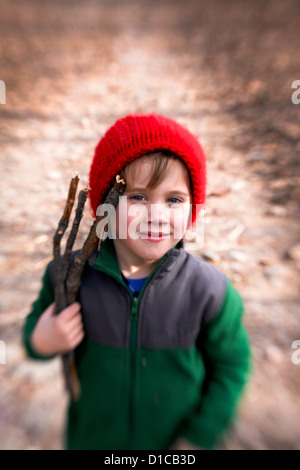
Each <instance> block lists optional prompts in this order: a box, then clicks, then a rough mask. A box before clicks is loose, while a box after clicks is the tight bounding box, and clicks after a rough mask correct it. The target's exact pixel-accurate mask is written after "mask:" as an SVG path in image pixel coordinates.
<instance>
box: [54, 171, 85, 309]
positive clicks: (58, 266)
mask: <svg viewBox="0 0 300 470" xmlns="http://www.w3.org/2000/svg"><path fill="white" fill-rule="evenodd" d="M78 182H79V176H78V175H77V174H76V175H75V176H74V177H73V178H72V179H71V182H70V186H69V192H68V197H67V201H66V204H65V207H64V212H63V215H62V217H61V219H60V221H59V223H58V227H57V230H56V232H55V234H54V237H53V275H54V279H55V286H54V296H55V313H56V314H58V313H59V312H61V311H62V310H63V309H64V308H66V306H67V303H66V302H67V301H66V293H65V288H64V280H63V272H62V262H61V254H60V243H61V239H62V237H63V235H64V233H65V231H66V229H67V227H68V225H69V220H70V215H71V212H72V208H73V205H74V201H75V196H76V191H77V186H78Z"/></svg>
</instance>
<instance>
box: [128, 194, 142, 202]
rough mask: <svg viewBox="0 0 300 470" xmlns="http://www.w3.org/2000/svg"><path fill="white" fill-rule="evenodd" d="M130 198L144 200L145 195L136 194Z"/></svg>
mask: <svg viewBox="0 0 300 470" xmlns="http://www.w3.org/2000/svg"><path fill="white" fill-rule="evenodd" d="M130 199H133V200H134V201H143V200H144V199H145V196H142V195H141V194H135V195H134V196H131V197H130Z"/></svg>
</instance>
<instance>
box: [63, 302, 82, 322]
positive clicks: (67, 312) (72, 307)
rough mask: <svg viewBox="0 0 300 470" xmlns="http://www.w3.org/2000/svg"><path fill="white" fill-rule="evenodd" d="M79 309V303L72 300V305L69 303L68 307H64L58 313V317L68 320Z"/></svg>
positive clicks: (76, 313)
mask: <svg viewBox="0 0 300 470" xmlns="http://www.w3.org/2000/svg"><path fill="white" fill-rule="evenodd" d="M79 311H80V304H79V303H78V302H74V303H73V304H72V305H69V307H67V308H65V309H64V310H63V311H62V312H61V313H60V314H59V317H60V318H61V320H66V321H69V320H71V319H72V318H73V317H75V316H76V315H78V313H79Z"/></svg>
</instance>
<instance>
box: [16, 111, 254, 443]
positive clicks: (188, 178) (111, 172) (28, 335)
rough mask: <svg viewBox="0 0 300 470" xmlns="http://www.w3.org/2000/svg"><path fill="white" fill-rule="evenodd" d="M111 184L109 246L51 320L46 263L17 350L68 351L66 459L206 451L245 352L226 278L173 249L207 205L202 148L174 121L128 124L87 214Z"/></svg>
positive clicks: (144, 119)
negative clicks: (71, 359)
mask: <svg viewBox="0 0 300 470" xmlns="http://www.w3.org/2000/svg"><path fill="white" fill-rule="evenodd" d="M117 174H119V175H120V176H121V177H122V178H124V179H125V181H126V191H125V193H124V196H123V198H122V204H121V201H120V202H119V205H118V206H117V210H116V224H115V229H116V230H115V233H116V237H112V238H109V237H107V238H106V240H105V241H103V242H102V243H101V248H100V251H99V252H97V253H94V254H93V255H92V256H91V258H90V259H89V261H88V263H87V264H86V266H85V269H84V272H83V276H82V281H81V287H80V291H79V294H78V299H77V302H75V303H74V304H72V305H71V306H69V307H68V308H66V309H65V310H64V311H63V312H62V313H61V314H60V315H58V316H54V313H53V312H54V304H53V299H54V295H53V285H52V263H50V265H49V266H48V267H47V270H46V272H45V275H44V278H43V287H42V290H41V292H40V295H39V298H38V299H37V300H36V302H35V303H34V304H33V307H32V312H31V313H30V315H29V316H28V317H27V320H26V323H25V325H24V335H23V340H24V345H25V347H26V350H27V352H28V354H29V355H30V356H31V357H33V358H37V359H49V358H52V357H54V356H55V355H56V354H61V353H63V352H66V351H70V350H72V349H75V362H76V368H77V373H78V377H79V381H80V385H81V395H80V398H79V400H78V401H76V402H72V403H70V406H69V409H68V420H67V442H66V447H67V448H68V449H105V450H117V449H121V450H125V449H134V450H138V449H146V450H147V449H148V450H155V449H158V450H161V449H170V448H171V449H176V450H183V449H198V448H205V449H212V448H215V447H216V446H217V445H218V443H219V442H220V438H221V437H222V436H223V435H224V433H225V431H226V430H227V429H228V427H229V425H230V423H231V422H232V421H233V419H234V417H235V414H236V410H237V406H238V403H239V399H240V396H241V392H242V389H243V387H244V385H245V383H246V382H247V377H248V372H249V364H250V347H249V342H248V337H247V334H246V331H245V329H244V327H243V324H242V312H243V302H242V300H241V297H240V296H239V294H238V293H237V291H236V290H235V289H234V287H233V286H232V284H231V282H230V280H229V279H228V278H227V277H226V276H225V275H224V274H223V273H221V272H220V271H219V270H217V269H216V268H215V267H213V266H212V265H210V264H208V263H207V262H205V261H203V260H202V259H200V258H198V257H195V256H193V255H191V254H189V253H187V252H186V251H185V250H184V249H183V235H184V232H185V230H186V228H187V226H188V223H189V221H188V217H187V216H186V215H187V213H188V212H189V208H190V207H191V217H190V219H189V220H190V223H193V222H195V220H196V216H197V212H198V211H199V208H201V206H202V205H203V204H204V201H205V183H206V173H205V156H204V153H203V150H202V148H201V146H200V144H199V143H198V141H197V139H196V138H195V137H194V136H193V135H192V134H191V133H190V132H189V131H188V130H187V129H186V128H184V127H183V126H181V125H179V124H178V123H177V122H175V121H174V120H172V119H169V118H166V117H164V116H161V115H158V114H154V113H152V114H133V115H129V116H126V117H124V118H121V119H119V120H118V121H116V123H115V124H114V125H113V126H112V127H111V128H110V129H109V130H108V131H107V132H106V134H105V135H104V137H103V138H102V139H101V140H100V142H99V144H98V146H97V147H96V150H95V155H94V159H93V162H92V165H91V170H90V186H91V188H92V190H91V192H90V202H91V207H92V210H93V213H94V215H95V214H96V211H97V208H98V206H99V205H100V204H101V203H102V202H103V201H104V199H105V196H106V194H107V193H108V191H109V189H110V187H111V186H112V184H113V183H114V180H115V177H116V175H117ZM123 200H124V201H125V202H126V204H123V202H124V201H123ZM154 209H155V210H154ZM137 214H138V215H137Z"/></svg>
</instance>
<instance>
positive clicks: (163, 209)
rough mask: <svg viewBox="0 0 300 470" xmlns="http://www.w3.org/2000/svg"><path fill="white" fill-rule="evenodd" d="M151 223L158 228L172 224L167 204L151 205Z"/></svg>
mask: <svg viewBox="0 0 300 470" xmlns="http://www.w3.org/2000/svg"><path fill="white" fill-rule="evenodd" d="M148 221H149V223H151V224H152V225H155V224H157V225H158V226H161V225H164V224H169V223H170V210H169V208H168V206H167V205H166V204H151V207H150V214H149V219H148Z"/></svg>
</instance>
